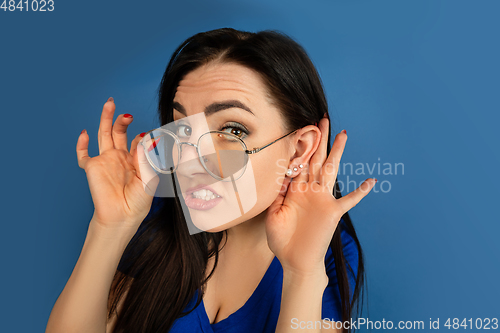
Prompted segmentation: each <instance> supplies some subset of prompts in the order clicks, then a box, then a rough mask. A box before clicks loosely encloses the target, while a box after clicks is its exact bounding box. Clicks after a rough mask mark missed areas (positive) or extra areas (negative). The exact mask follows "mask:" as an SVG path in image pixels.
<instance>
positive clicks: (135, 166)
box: [76, 98, 159, 235]
mask: <svg viewBox="0 0 500 333" xmlns="http://www.w3.org/2000/svg"><path fill="white" fill-rule="evenodd" d="M115 108H116V106H115V103H114V100H113V98H109V99H108V101H107V102H106V103H105V104H104V107H103V109H102V114H101V123H100V125H99V132H98V142H99V155H98V156H95V157H89V156H88V145H89V136H88V134H87V132H86V131H85V130H83V131H82V133H81V134H80V137H79V138H78V142H77V144H76V154H77V157H78V165H79V166H80V167H81V168H82V169H84V170H85V172H86V174H87V180H88V183H89V188H90V193H91V195H92V201H93V202H94V216H93V217H92V221H93V222H95V223H96V224H98V225H99V227H102V228H104V229H106V230H111V232H112V233H114V232H117V233H119V232H122V231H123V232H125V233H127V234H129V235H130V234H131V235H133V234H135V232H136V231H137V229H138V227H139V225H140V224H141V223H142V221H143V220H144V218H145V217H146V216H147V215H148V213H149V210H150V209H151V204H152V201H153V196H154V192H155V190H156V187H157V186H158V182H159V178H158V175H157V174H156V173H155V172H154V171H153V169H152V168H151V166H150V165H149V163H148V161H147V159H146V156H145V155H144V149H143V147H142V145H140V144H138V143H139V141H140V140H141V139H142V137H141V135H137V136H136V137H135V139H134V140H133V141H132V144H131V147H130V151H128V150H127V127H128V126H129V125H130V124H131V123H132V120H133V117H132V116H131V115H128V114H127V115H123V114H120V115H119V116H118V117H117V118H116V121H115V123H114V125H113V115H114V112H115ZM91 223H92V222H91Z"/></svg>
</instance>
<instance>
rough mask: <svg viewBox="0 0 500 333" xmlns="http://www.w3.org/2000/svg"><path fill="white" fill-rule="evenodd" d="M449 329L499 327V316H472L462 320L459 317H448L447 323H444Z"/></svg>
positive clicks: (487, 328)
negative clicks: (474, 317) (473, 317)
mask: <svg viewBox="0 0 500 333" xmlns="http://www.w3.org/2000/svg"><path fill="white" fill-rule="evenodd" d="M444 326H446V327H447V328H448V329H455V330H456V329H459V328H463V329H477V330H480V329H483V330H489V329H494V330H496V329H498V318H476V319H475V320H474V319H472V318H469V319H467V318H464V319H463V320H462V321H460V319H458V318H448V320H446V323H445V324H444Z"/></svg>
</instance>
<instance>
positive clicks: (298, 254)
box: [266, 118, 377, 276]
mask: <svg viewBox="0 0 500 333" xmlns="http://www.w3.org/2000/svg"><path fill="white" fill-rule="evenodd" d="M319 128H320V130H321V142H320V145H319V147H318V149H317V150H316V152H315V153H314V155H313V156H312V158H311V161H310V164H309V167H308V168H306V167H304V168H303V169H299V170H302V172H301V174H299V175H298V176H297V177H295V178H294V179H293V181H291V178H290V177H288V176H286V177H285V180H284V181H283V185H282V189H281V192H280V193H279V195H278V196H277V198H276V200H275V201H274V202H273V203H272V204H271V206H270V207H269V208H268V212H267V219H266V232H267V241H268V245H269V248H270V249H271V251H273V252H274V254H275V255H276V256H277V257H278V259H279V261H280V263H281V265H282V267H283V270H284V271H289V272H292V273H294V274H298V275H302V276H307V275H311V274H317V273H321V272H323V273H324V272H325V255H326V252H327V250H328V246H329V244H330V240H331V239H332V237H333V234H334V232H335V229H336V228H337V225H338V223H339V221H340V219H341V218H342V215H344V214H345V213H346V212H347V211H348V210H350V209H351V208H352V207H354V206H355V205H356V204H357V203H358V202H359V201H361V199H363V198H364V197H365V196H366V195H367V194H368V193H369V192H370V190H371V189H372V188H373V186H374V185H375V183H376V181H377V180H376V179H374V178H368V179H366V180H365V181H364V182H363V183H361V185H360V186H359V187H358V188H357V189H356V190H354V191H353V192H351V193H349V194H347V195H346V196H343V197H342V198H340V199H336V198H335V197H334V196H333V189H334V184H335V179H336V178H337V171H338V168H339V164H340V159H341V157H342V153H343V151H344V147H345V143H346V140H347V134H346V133H345V132H344V131H343V132H340V133H339V134H337V135H336V136H335V141H334V142H333V146H332V149H331V152H330V155H329V156H328V158H326V152H327V141H328V131H329V130H330V125H329V121H328V118H323V119H322V120H321V121H320V123H319Z"/></svg>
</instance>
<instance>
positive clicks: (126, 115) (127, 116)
mask: <svg viewBox="0 0 500 333" xmlns="http://www.w3.org/2000/svg"><path fill="white" fill-rule="evenodd" d="M123 116H124V117H125V118H132V115H131V114H130V113H125V114H124V115H123Z"/></svg>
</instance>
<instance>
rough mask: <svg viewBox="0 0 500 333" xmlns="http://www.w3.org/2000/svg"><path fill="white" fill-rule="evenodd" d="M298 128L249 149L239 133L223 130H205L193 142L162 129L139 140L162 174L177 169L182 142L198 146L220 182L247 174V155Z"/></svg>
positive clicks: (209, 170) (151, 163)
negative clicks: (182, 140) (195, 141)
mask: <svg viewBox="0 0 500 333" xmlns="http://www.w3.org/2000/svg"><path fill="white" fill-rule="evenodd" d="M296 131H297V130H295V131H292V132H290V133H288V134H285V135H283V136H281V137H279V138H278V139H276V140H274V141H272V142H270V143H268V144H267V145H265V146H262V147H258V148H253V149H252V150H248V149H247V146H246V144H245V142H243V140H242V139H240V138H239V137H238V136H236V135H234V134H232V133H228V132H221V131H210V132H206V133H204V134H202V135H201V136H200V137H199V138H198V142H197V143H196V144H194V143H191V142H181V141H180V139H179V137H178V136H177V135H176V134H175V133H174V132H172V131H170V130H167V129H164V128H159V129H154V130H151V131H149V132H147V133H146V134H145V135H144V137H143V138H142V139H141V141H140V143H141V145H142V146H143V147H144V152H145V154H146V158H147V159H148V161H149V164H150V165H151V166H152V167H153V169H155V170H156V171H157V172H159V173H163V174H171V173H173V172H175V171H176V170H177V168H178V167H179V161H180V160H181V157H182V148H183V145H188V146H192V147H194V148H196V152H197V153H198V158H199V160H200V163H201V165H202V166H203V168H204V169H205V170H206V171H207V172H208V174H210V175H211V176H212V177H214V178H215V179H217V180H220V181H234V180H237V179H239V178H240V177H241V176H242V175H243V174H244V173H245V170H246V166H247V162H248V155H250V154H256V153H258V152H260V151H262V150H263V149H264V148H266V147H269V146H270V145H272V144H273V143H275V142H277V141H278V140H281V139H283V138H284V137H286V136H288V135H290V134H292V133H295V132H296Z"/></svg>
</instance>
